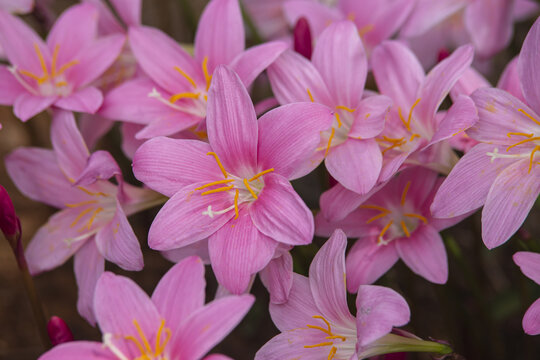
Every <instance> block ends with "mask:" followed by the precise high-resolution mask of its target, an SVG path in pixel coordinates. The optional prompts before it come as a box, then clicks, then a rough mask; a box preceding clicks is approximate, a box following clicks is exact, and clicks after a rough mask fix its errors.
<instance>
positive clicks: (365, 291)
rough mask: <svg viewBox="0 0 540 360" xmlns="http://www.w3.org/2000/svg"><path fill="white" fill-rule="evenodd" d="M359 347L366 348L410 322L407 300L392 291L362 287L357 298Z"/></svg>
mask: <svg viewBox="0 0 540 360" xmlns="http://www.w3.org/2000/svg"><path fill="white" fill-rule="evenodd" d="M356 308H357V309H358V310H357V315H356V331H357V336H358V345H359V346H366V345H368V344H370V343H372V342H373V341H375V340H377V339H379V338H381V337H383V336H384V335H386V334H388V333H390V331H392V328H393V327H394V326H396V327H397V326H403V325H405V324H407V323H408V322H409V319H410V316H411V312H410V310H409V306H408V305H407V302H406V301H405V299H404V298H403V297H402V296H401V295H400V294H398V293H397V292H395V291H394V290H392V289H389V288H385V287H382V286H376V285H362V286H360V288H359V289H358V295H357V297H356Z"/></svg>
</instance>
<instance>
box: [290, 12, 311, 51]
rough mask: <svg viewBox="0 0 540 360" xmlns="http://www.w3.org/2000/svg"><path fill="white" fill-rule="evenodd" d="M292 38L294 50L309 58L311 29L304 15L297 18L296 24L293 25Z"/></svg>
mask: <svg viewBox="0 0 540 360" xmlns="http://www.w3.org/2000/svg"><path fill="white" fill-rule="evenodd" d="M293 38H294V51H296V52H297V53H299V54H300V55H302V56H304V57H305V58H307V59H311V53H312V51H313V48H312V43H311V31H310V29H309V23H308V21H307V19H306V18H305V17H301V18H299V19H298V21H297V22H296V25H294V31H293Z"/></svg>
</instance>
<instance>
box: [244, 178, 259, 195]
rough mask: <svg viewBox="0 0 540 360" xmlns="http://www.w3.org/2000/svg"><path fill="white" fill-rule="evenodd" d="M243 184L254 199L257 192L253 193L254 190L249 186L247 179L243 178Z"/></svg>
mask: <svg viewBox="0 0 540 360" xmlns="http://www.w3.org/2000/svg"><path fill="white" fill-rule="evenodd" d="M244 185H245V186H246V189H248V191H249V192H250V193H251V196H253V197H254V198H255V199H257V194H255V192H254V191H253V189H252V188H251V186H249V183H248V181H247V179H244Z"/></svg>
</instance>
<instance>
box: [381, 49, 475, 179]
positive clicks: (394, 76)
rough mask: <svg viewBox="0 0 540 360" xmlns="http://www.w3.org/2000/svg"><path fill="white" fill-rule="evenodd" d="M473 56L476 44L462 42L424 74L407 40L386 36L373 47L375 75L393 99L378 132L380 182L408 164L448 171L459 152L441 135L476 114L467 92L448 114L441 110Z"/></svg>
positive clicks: (450, 132) (463, 126)
mask: <svg viewBox="0 0 540 360" xmlns="http://www.w3.org/2000/svg"><path fill="white" fill-rule="evenodd" d="M472 58H473V49H472V47H471V46H463V47H461V48H459V49H457V50H456V51H455V52H454V53H453V54H452V55H451V56H449V57H448V58H446V59H444V60H443V61H441V62H440V63H439V64H437V66H435V67H434V68H433V69H432V70H431V71H430V72H429V73H428V74H427V75H425V74H424V70H423V69H422V66H421V65H420V63H419V62H418V59H417V58H416V56H415V55H414V54H413V53H412V52H411V51H410V50H409V49H408V48H407V47H406V46H405V45H403V44H401V43H399V42H397V41H386V42H384V43H383V44H381V45H379V46H378V47H377V48H375V50H374V51H373V54H372V57H371V63H372V68H373V74H374V76H375V81H376V83H377V86H378V88H379V91H380V92H381V94H383V95H387V96H389V97H390V98H391V99H392V100H393V103H394V105H393V108H392V110H391V111H390V114H389V116H388V118H387V121H386V124H385V128H384V131H383V132H382V133H381V135H380V136H378V138H377V142H378V143H379V145H380V146H381V149H382V154H383V166H382V169H381V174H380V176H379V181H380V182H385V181H387V180H388V179H390V177H391V176H392V175H393V174H395V173H396V172H397V171H398V170H400V169H402V168H403V167H405V166H410V165H422V166H426V167H430V168H432V169H434V170H437V171H439V172H442V173H448V172H449V171H450V169H451V167H452V166H453V164H454V163H455V162H456V161H457V157H456V155H455V154H454V153H453V152H452V149H451V148H450V146H449V144H448V142H446V141H444V142H443V140H446V139H449V138H451V137H452V136H455V135H456V134H459V133H461V132H463V131H464V130H466V129H468V128H469V127H470V126H471V125H472V124H474V123H475V122H476V121H477V120H478V115H477V111H476V108H475V106H474V103H473V102H472V100H471V99H470V98H469V97H467V96H461V97H458V99H456V100H455V101H454V104H453V106H452V107H451V108H450V109H449V110H448V112H447V113H446V115H444V117H442V118H441V117H439V116H438V113H437V111H438V109H439V107H440V105H441V103H442V102H443V100H444V99H445V98H446V97H447V95H448V93H449V91H450V90H451V89H452V87H453V86H454V84H455V83H456V82H457V81H458V80H459V78H460V77H461V76H462V74H463V73H464V72H465V70H467V69H468V68H469V66H470V64H471V62H472Z"/></svg>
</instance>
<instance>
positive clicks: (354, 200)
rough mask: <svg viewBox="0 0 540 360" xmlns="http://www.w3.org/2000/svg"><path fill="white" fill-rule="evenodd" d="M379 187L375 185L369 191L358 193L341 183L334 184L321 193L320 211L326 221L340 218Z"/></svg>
mask: <svg viewBox="0 0 540 360" xmlns="http://www.w3.org/2000/svg"><path fill="white" fill-rule="evenodd" d="M379 188H380V185H378V186H376V187H375V188H374V189H373V190H372V191H370V192H369V193H367V194H365V195H360V194H358V193H356V192H354V191H351V190H349V189H347V188H346V187H344V186H343V185H341V184H336V185H335V186H334V187H332V188H331V189H330V190H327V191H325V192H324V193H323V194H322V195H321V198H320V204H321V212H322V214H323V215H324V217H325V218H326V220H328V221H332V222H335V221H338V220H342V219H344V218H345V217H346V216H347V215H349V214H350V213H351V212H353V211H354V210H355V209H356V208H357V207H358V206H360V205H361V204H362V203H363V202H364V201H366V200H367V199H368V198H369V197H370V196H371V195H372V194H373V193H374V192H375V191H377V190H378V189H379Z"/></svg>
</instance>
